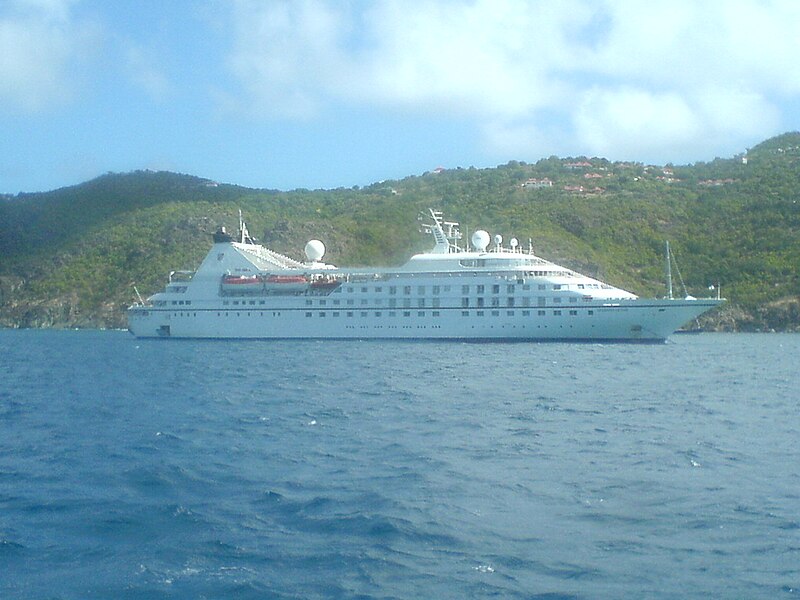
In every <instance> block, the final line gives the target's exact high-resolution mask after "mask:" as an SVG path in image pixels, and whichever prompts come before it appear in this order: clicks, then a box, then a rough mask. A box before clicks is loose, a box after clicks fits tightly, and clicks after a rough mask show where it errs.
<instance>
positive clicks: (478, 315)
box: [475, 310, 483, 317]
mask: <svg viewBox="0 0 800 600" xmlns="http://www.w3.org/2000/svg"><path fill="white" fill-rule="evenodd" d="M475 316H477V317H482V316H483V311H482V310H479V311H477V312H476V313H475Z"/></svg>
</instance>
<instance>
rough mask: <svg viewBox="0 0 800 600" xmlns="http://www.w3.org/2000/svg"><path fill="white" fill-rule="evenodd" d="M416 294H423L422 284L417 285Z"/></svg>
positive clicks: (423, 287)
mask: <svg viewBox="0 0 800 600" xmlns="http://www.w3.org/2000/svg"><path fill="white" fill-rule="evenodd" d="M417 294H418V295H420V296H424V295H425V286H424V285H420V286H417Z"/></svg>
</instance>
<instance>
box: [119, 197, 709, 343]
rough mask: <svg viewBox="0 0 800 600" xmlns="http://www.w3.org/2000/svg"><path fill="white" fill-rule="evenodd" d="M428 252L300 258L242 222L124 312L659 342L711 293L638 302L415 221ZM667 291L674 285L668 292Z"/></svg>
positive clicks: (519, 251) (219, 323)
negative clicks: (391, 261)
mask: <svg viewBox="0 0 800 600" xmlns="http://www.w3.org/2000/svg"><path fill="white" fill-rule="evenodd" d="M420 225H421V231H423V232H424V233H426V234H428V235H429V236H431V237H432V239H433V248H431V249H430V250H429V251H427V252H423V253H421V254H416V255H414V256H412V257H411V258H410V259H409V260H408V262H407V263H406V264H404V265H402V266H400V267H394V268H371V267H364V268H337V267H335V266H333V265H330V264H326V263H324V262H322V259H323V256H324V254H325V246H324V245H323V243H322V242H320V241H319V240H311V241H310V242H308V243H307V244H306V246H305V254H306V256H305V260H302V261H299V260H295V259H292V258H290V257H288V256H284V255H282V254H279V253H277V252H274V251H272V250H269V249H268V248H266V247H264V246H263V245H261V244H259V243H257V241H256V240H254V239H253V238H252V237H251V236H250V234H249V233H248V231H247V226H246V224H245V223H244V221H243V220H242V218H241V214H240V218H239V228H238V232H237V233H236V235H235V236H234V235H231V234H229V233H228V232H226V231H225V228H224V227H222V228H220V229H219V230H217V232H216V233H215V234H214V244H213V246H212V248H211V250H210V251H209V253H208V255H207V256H206V257H205V259H204V260H203V262H202V263H201V264H200V266H199V267H198V269H197V270H196V271H194V272H185V271H181V272H173V273H171V274H170V278H169V283H168V284H167V286H166V288H165V289H164V291H162V292H158V293H156V294H154V295H153V296H151V297H150V298H148V299H147V300H143V299H141V298H140V300H139V302H137V303H136V304H134V305H133V306H131V307H130V308H129V309H128V329H129V331H130V332H131V333H132V334H133V335H134V336H136V337H140V338H215V339H243V338H254V339H430V340H471V341H481V340H483V341H515V340H517V341H524V340H530V341H589V342H606V341H614V342H653V343H657V342H663V341H665V340H666V339H667V337H668V336H669V335H670V334H672V333H673V332H674V331H675V330H676V329H678V328H680V327H681V326H682V325H684V324H686V323H689V322H692V321H693V320H694V319H695V318H696V317H698V316H699V315H700V314H702V313H704V312H706V311H708V310H709V309H711V308H713V307H715V306H717V305H718V304H719V303H720V302H722V301H723V300H722V299H721V298H719V297H717V298H704V299H698V298H693V297H691V296H686V297H685V298H680V299H678V298H672V297H670V296H671V294H670V295H669V296H668V297H666V298H660V299H644V298H639V297H638V296H636V295H635V294H632V293H630V292H627V291H625V290H623V289H620V288H617V287H614V286H612V285H609V284H607V283H604V282H602V281H600V280H598V279H594V278H592V277H587V276H585V275H581V274H580V273H577V272H575V271H573V270H571V269H568V268H565V267H562V266H559V265H557V264H555V263H553V262H551V261H548V260H546V259H544V258H541V257H539V256H537V255H535V254H534V253H533V249H532V247H531V243H530V242H528V247H527V248H523V247H521V245H520V244H519V242H518V241H517V240H516V239H511V240H509V243H508V245H507V246H504V245H503V239H502V236H500V235H495V236H494V237H492V236H490V235H489V234H488V233H487V232H486V231H483V230H478V231H476V232H475V233H474V234H473V235H472V236H471V238H470V240H469V241H470V244H469V245H466V244H464V245H463V246H462V234H461V231H460V229H459V226H458V223H456V222H452V221H447V220H445V218H444V216H443V214H442V213H441V212H440V211H437V210H433V209H431V210H429V211H428V212H427V214H424V215H421V223H420ZM670 289H671V287H670Z"/></svg>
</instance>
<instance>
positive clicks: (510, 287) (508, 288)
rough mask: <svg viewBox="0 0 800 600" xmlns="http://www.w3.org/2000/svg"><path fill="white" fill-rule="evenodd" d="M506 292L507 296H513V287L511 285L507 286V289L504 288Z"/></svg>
mask: <svg viewBox="0 0 800 600" xmlns="http://www.w3.org/2000/svg"><path fill="white" fill-rule="evenodd" d="M506 291H507V292H508V293H509V294H513V293H514V286H513V285H509V286H507V287H506Z"/></svg>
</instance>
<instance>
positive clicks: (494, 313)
mask: <svg viewBox="0 0 800 600" xmlns="http://www.w3.org/2000/svg"><path fill="white" fill-rule="evenodd" d="M492 316H493V317H499V316H500V311H499V310H493V311H492Z"/></svg>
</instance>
